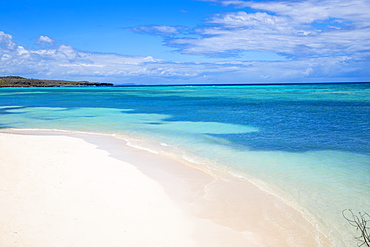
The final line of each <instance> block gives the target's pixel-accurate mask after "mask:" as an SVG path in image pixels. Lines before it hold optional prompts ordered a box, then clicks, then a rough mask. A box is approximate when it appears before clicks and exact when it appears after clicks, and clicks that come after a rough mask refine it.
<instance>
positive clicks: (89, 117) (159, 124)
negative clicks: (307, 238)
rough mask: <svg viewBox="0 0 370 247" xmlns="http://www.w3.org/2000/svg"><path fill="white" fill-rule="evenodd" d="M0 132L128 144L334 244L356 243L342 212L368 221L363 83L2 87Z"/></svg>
mask: <svg viewBox="0 0 370 247" xmlns="http://www.w3.org/2000/svg"><path fill="white" fill-rule="evenodd" d="M0 128H15V129H25V128H26V129H30V128H31V129H59V130H73V131H89V132H103V133H110V134H114V135H117V136H120V135H122V136H126V139H127V136H130V138H128V139H127V140H128V141H129V144H130V145H131V146H134V147H138V148H142V149H146V150H149V151H151V152H156V153H167V154H170V155H173V156H176V157H181V158H183V159H187V160H188V161H191V162H193V164H194V165H196V166H201V167H203V168H206V169H209V170H218V171H224V172H229V173H231V174H234V175H235V176H239V177H243V178H246V179H248V180H250V181H252V182H254V183H255V184H257V185H258V186H260V187H261V188H263V189H265V190H268V191H269V192H271V193H274V194H275V195H277V196H280V197H281V198H283V199H284V200H285V201H286V202H287V203H289V204H291V205H292V206H294V207H296V208H297V209H298V210H301V211H302V212H304V213H305V214H307V216H308V217H309V219H310V220H311V221H312V222H313V223H314V224H316V225H317V227H319V228H320V229H322V230H323V231H324V233H325V234H327V235H328V236H329V237H330V238H331V239H332V240H333V242H334V243H335V245H336V246H348V247H350V246H351V247H352V246H355V244H356V241H355V240H354V237H355V236H356V231H355V229H353V227H351V226H350V225H349V224H348V222H347V221H346V220H345V219H344V218H343V216H342V211H343V210H345V209H352V210H353V211H354V212H359V211H361V212H362V211H366V212H368V213H370V84H366V83H361V84H360V83H359V84H302V85H239V86H236V85H234V86H140V87H139V86H138V87H80V88H77V87H71V88H0ZM143 140H145V141H143ZM148 140H149V141H148ZM15 148H16V147H15ZM236 193H237V192H236Z"/></svg>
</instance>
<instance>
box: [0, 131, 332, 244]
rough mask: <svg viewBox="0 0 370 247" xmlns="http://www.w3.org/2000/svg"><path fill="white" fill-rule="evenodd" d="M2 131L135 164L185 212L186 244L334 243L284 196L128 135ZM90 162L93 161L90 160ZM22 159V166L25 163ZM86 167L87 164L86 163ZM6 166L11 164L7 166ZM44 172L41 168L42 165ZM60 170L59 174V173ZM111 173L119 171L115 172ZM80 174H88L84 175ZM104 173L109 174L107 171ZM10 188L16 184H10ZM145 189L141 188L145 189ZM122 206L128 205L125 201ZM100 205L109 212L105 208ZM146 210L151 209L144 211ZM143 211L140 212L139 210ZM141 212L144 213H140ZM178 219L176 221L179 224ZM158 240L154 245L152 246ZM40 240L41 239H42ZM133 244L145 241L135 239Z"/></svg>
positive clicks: (174, 207) (52, 159)
mask: <svg viewBox="0 0 370 247" xmlns="http://www.w3.org/2000/svg"><path fill="white" fill-rule="evenodd" d="M0 137H1V140H4V138H5V139H8V140H9V138H13V139H14V140H13V141H14V142H15V143H18V144H17V145H21V144H22V142H23V145H25V146H24V147H23V148H25V147H31V146H30V144H31V143H32V142H30V141H32V140H35V139H38V138H39V139H40V138H41V139H42V140H43V141H45V143H44V145H46V144H48V143H47V142H48V141H49V139H53V140H54V139H55V142H54V143H53V142H52V143H49V144H53V145H50V147H49V146H48V145H46V146H44V148H50V149H52V148H55V146H56V145H59V144H60V143H65V144H64V146H63V145H62V146H61V147H60V148H59V149H58V150H54V151H58V152H62V151H63V150H64V151H66V149H68V148H69V152H71V147H68V145H67V146H66V144H68V143H69V144H70V142H71V141H72V140H73V141H77V140H78V142H79V145H78V146H74V147H75V148H76V150H75V152H76V155H80V154H81V152H82V151H81V147H84V150H85V148H86V149H87V150H86V153H85V155H88V156H90V155H92V156H94V155H93V154H94V153H99V155H101V156H102V157H101V158H102V159H103V160H104V162H106V163H107V164H108V163H109V164H112V163H115V162H118V163H119V164H120V165H118V166H125V167H126V166H127V167H132V168H133V169H134V170H136V171H137V172H138V173H139V174H140V176H141V178H142V179H143V180H145V179H146V180H148V181H151V183H153V184H152V186H154V184H155V186H154V187H156V188H158V191H156V193H157V194H158V195H160V196H161V198H162V197H163V198H162V201H165V202H168V203H169V204H170V205H171V206H170V207H169V208H170V209H172V210H173V211H176V212H178V213H179V214H178V215H177V214H176V217H180V216H181V217H183V218H181V217H180V218H181V220H180V221H179V222H181V225H182V226H183V228H184V229H183V230H179V231H180V232H182V233H185V232H186V233H187V234H185V235H186V236H185V235H184V236H180V237H182V238H184V242H183V243H185V242H187V243H188V244H185V245H184V246H246V244H249V245H248V246H333V245H332V244H331V243H330V241H329V240H328V239H327V238H326V237H325V236H324V235H323V234H322V233H320V232H318V230H317V229H316V228H315V226H313V225H312V224H311V223H310V222H308V221H307V220H306V219H305V218H304V217H303V216H302V214H301V213H300V212H298V211H297V210H295V209H294V208H292V207H290V206H289V205H287V204H286V203H285V202H284V201H283V200H281V199H280V198H277V197H275V196H273V195H271V194H268V193H267V192H265V191H262V190H261V189H260V188H258V187H257V186H255V185H254V184H252V183H250V182H248V181H246V180H244V179H239V178H236V177H231V175H230V177H215V176H212V174H207V173H205V172H204V171H200V170H199V169H194V168H192V167H190V166H187V165H186V164H183V162H179V161H177V160H174V159H171V158H170V157H164V156H163V155H160V154H153V153H149V152H148V151H144V150H140V149H137V148H134V147H130V146H128V145H127V141H125V140H121V139H118V138H115V137H114V135H111V134H107V135H104V134H99V133H88V132H76V131H55V130H54V131H53V130H17V129H3V130H1V131H0ZM20 137H21V138H20ZM16 139H22V141H21V142H19V140H18V142H17V140H16ZM27 139H28V140H27ZM56 139H58V140H56ZM1 140H0V148H1V149H0V150H1V151H2V152H4V150H3V149H4V148H5V149H6V148H8V149H9V148H10V147H6V145H9V144H6V143H8V141H7V142H5V141H4V142H1ZM58 143H59V144H58ZM72 143H73V142H72ZM1 145H2V146H1ZM72 146H73V145H72ZM32 148H33V149H35V152H33V153H31V154H32V156H35V157H29V158H31V159H32V158H37V159H41V160H45V157H46V156H47V155H46V154H45V153H43V150H40V145H39V144H37V143H33V144H32ZM36 150H37V152H38V153H39V155H38V156H37V155H36V153H37V152H36ZM8 151H9V150H8ZM28 151H30V150H28ZM72 151H73V150H72ZM21 152H22V149H20V150H17V152H15V153H14V155H15V154H18V155H19V154H21ZM8 153H9V152H8ZM103 153H104V154H103ZM67 154H68V152H67V153H64V155H67ZM29 155H30V154H29ZM10 156H11V155H10ZM42 156H45V157H42ZM88 156H83V157H80V159H81V158H82V159H85V157H88ZM103 156H104V157H103ZM9 158H14V157H8V159H9ZM47 159H48V162H49V164H53V162H56V160H55V157H48V158H47ZM80 159H78V160H80ZM66 162H67V163H73V162H75V163H76V159H75V160H73V159H72V160H68V159H67V160H66ZM90 162H92V161H91V160H90ZM0 165H1V163H0ZM19 165H20V166H22V165H23V164H19ZM95 166H96V167H95V168H96V169H98V170H99V169H100V170H99V171H100V172H103V171H104V172H109V169H112V167H110V166H109V167H104V169H103V168H102V166H101V165H99V164H96V165H95ZM46 168H47V167H46ZM68 168H69V169H72V170H73V169H75V167H72V166H70V165H69V166H68ZM87 168H88V167H85V168H84V169H87ZM3 169H6V167H5V168H3ZM59 169H63V167H59ZM114 169H116V168H114ZM114 169H113V170H114ZM87 170H89V169H87ZM105 170H108V171H105ZM40 172H41V173H42V171H40ZM119 174H120V176H122V178H127V175H128V174H125V173H124V172H123V173H122V172H120V173H119ZM57 175H58V174H54V176H57ZM80 175H81V174H79V176H80ZM111 175H112V176H113V175H115V176H117V174H114V173H113V174H111ZM136 175H138V174H136ZM76 176H77V175H76ZM90 176H92V178H94V179H93V181H96V180H99V179H102V177H101V174H91V175H90ZM138 176H139V175H138ZM92 178H91V179H92ZM144 178H145V179H144ZM81 179H85V178H84V176H82V177H81ZM104 179H108V177H105V178H104ZM33 182H36V181H33ZM75 182H76V185H78V186H79V189H86V188H84V184H79V180H78V176H77V178H76V181H75ZM125 186H126V187H127V186H132V185H128V184H124V185H122V188H121V189H122V190H121V191H120V193H125V188H126V187H125ZM9 188H12V187H11V186H10V187H9ZM107 189H108V190H109V189H113V188H111V187H108V188H105V190H104V191H102V193H103V194H105V193H106V192H107V191H106V190H107ZM146 189H148V188H146ZM146 189H142V190H144V191H145V190H146ZM4 193H5V194H6V191H5V192H4V191H3V194H2V196H4ZM7 193H8V196H10V197H11V196H12V191H8V192H7ZM13 199H14V198H13ZM110 199H112V198H110ZM137 199H140V198H136V200H137ZM141 199H142V198H141ZM120 203H122V202H120ZM126 203H127V202H126ZM137 203H138V202H137ZM139 204H140V203H139ZM121 206H123V207H124V204H123V205H121ZM167 206H168V205H167ZM5 209H6V208H5ZM9 209H10V208H9ZM117 209H118V208H117ZM2 210H3V209H2ZM101 210H102V212H105V209H104V208H102V209H101ZM144 211H145V210H144ZM100 213H101V212H100ZM141 213H144V215H146V213H145V212H141ZM141 213H140V212H139V213H138V212H136V214H141ZM137 216H138V217H139V218H140V215H137ZM151 217H152V216H151V215H146V216H145V221H149V222H151V219H150V218H151ZM161 217H162V218H163V220H164V221H166V220H168V219H166V218H168V216H166V215H161ZM179 222H176V225H177V226H178V224H179ZM182 223H186V224H182ZM171 224H173V223H170V222H169V223H168V224H167V225H166V224H165V222H163V224H161V226H162V225H163V226H167V227H168V229H169V230H171V229H172V228H173V226H172V225H171ZM169 226H170V227H169ZM152 228H158V225H152ZM168 229H167V231H168ZM112 230H113V231H114V230H115V228H114V227H112ZM164 231H166V230H164ZM162 233H163V231H162ZM176 233H178V231H176ZM145 234H146V233H145V231H144V235H145ZM167 234H168V233H167ZM169 235H171V234H168V236H167V235H166V236H165V237H164V238H165V239H166V240H165V239H162V240H161V241H164V242H166V241H168V240H169V239H170V238H171V237H170V236H169ZM126 237H127V236H126ZM131 237H132V236H131ZM136 240H137V239H136ZM152 240H153V239H152ZM132 241H134V240H132ZM164 242H163V243H164ZM0 243H1V238H0ZM153 243H154V242H153ZM153 243H151V244H149V245H152V246H153ZM176 243H177V242H176ZM171 244H172V246H180V245H179V244H177V245H173V243H172V242H171ZM154 245H155V244H154ZM14 246H21V245H14ZM37 246H40V245H38V244H37ZM53 246H57V245H53ZM77 246H83V245H77ZM97 246H98V245H97ZM100 246H101V245H100ZM113 246H114V245H113ZM133 246H145V245H138V244H136V245H133ZM146 246H148V245H146ZM160 246H167V245H160ZM168 246H170V245H168ZM181 246H182V245H181Z"/></svg>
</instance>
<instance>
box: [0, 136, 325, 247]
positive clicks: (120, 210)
mask: <svg viewBox="0 0 370 247" xmlns="http://www.w3.org/2000/svg"><path fill="white" fill-rule="evenodd" d="M0 153H1V155H0V246H9V247H10V246H31V247H32V246H35V247H36V246H37V247H43V246H45V247H50V246H53V247H59V246H60V247H62V246H63V247H65V246H73V247H86V246H89V247H94V246H96V247H98V246H99V247H100V246H101V247H103V246H104V247H105V246H109V247H114V246H117V247H118V246H120V247H122V246H130V247H131V246H133V247H134V246H150V247H152V246H155V247H162V246H163V247H165V246H171V247H177V246H179V247H181V246H184V247H185V246H186V247H193V246H194V247H198V246H202V247H203V246H204V247H221V246H225V247H226V246H227V247H239V246H244V247H245V246H250V247H254V246H264V247H265V246H274V247H279V246H295V247H297V246H305V247H307V246H332V245H331V244H330V241H329V240H328V239H327V238H326V237H325V236H324V235H323V234H321V233H320V232H318V230H317V228H316V227H315V226H314V225H313V224H311V223H310V222H308V221H307V220H306V219H305V218H304V217H303V216H302V214H301V213H300V212H298V211H297V210H295V209H293V208H292V207H290V206H288V205H287V204H286V203H284V201H282V200H281V199H279V198H277V197H275V196H273V195H271V194H269V193H266V192H265V191H262V190H260V189H259V188H258V187H256V186H255V185H253V184H251V183H249V182H248V181H245V180H243V179H237V178H233V177H218V176H214V175H210V174H207V173H205V172H203V171H200V170H197V169H194V168H192V167H189V166H187V165H186V164H184V163H181V162H180V161H177V160H174V159H171V158H169V157H164V156H162V155H157V154H152V153H149V152H146V151H143V150H138V149H134V148H132V147H129V146H127V145H126V143H125V142H124V141H123V140H118V139H116V138H114V137H109V136H102V135H96V134H76V133H74V134H73V133H72V132H53V131H38V132H35V131H19V130H8V131H7V130H3V131H1V132H0Z"/></svg>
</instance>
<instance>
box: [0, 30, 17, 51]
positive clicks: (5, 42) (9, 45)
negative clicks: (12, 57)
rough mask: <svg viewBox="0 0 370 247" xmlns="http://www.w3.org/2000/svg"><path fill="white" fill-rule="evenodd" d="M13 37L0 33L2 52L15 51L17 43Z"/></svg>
mask: <svg viewBox="0 0 370 247" xmlns="http://www.w3.org/2000/svg"><path fill="white" fill-rule="evenodd" d="M12 39H13V36H11V35H10V34H6V33H4V32H2V31H0V49H1V50H13V49H14V48H15V46H16V45H15V43H14V42H13V41H12Z"/></svg>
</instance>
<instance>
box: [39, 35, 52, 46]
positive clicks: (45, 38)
mask: <svg viewBox="0 0 370 247" xmlns="http://www.w3.org/2000/svg"><path fill="white" fill-rule="evenodd" d="M37 42H38V43H47V44H53V43H54V40H53V39H52V38H49V37H48V36H40V37H39V38H38V41H37Z"/></svg>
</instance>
